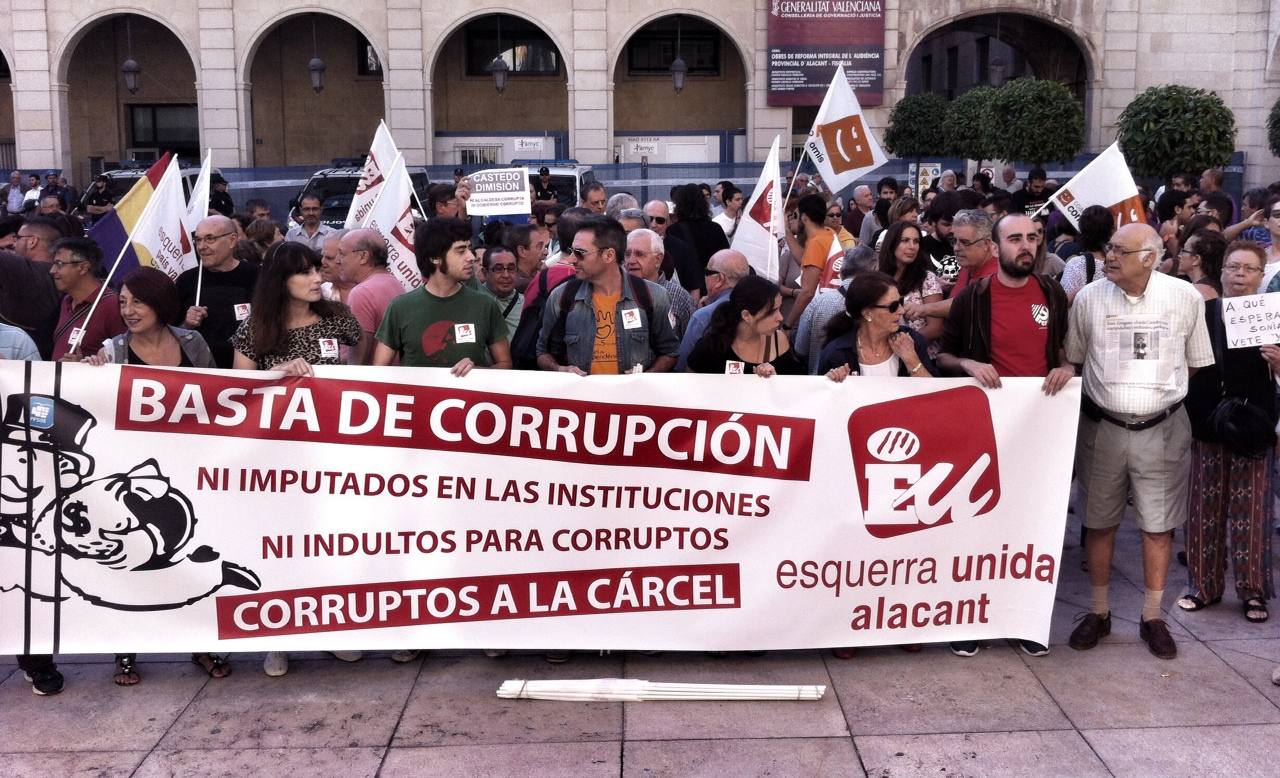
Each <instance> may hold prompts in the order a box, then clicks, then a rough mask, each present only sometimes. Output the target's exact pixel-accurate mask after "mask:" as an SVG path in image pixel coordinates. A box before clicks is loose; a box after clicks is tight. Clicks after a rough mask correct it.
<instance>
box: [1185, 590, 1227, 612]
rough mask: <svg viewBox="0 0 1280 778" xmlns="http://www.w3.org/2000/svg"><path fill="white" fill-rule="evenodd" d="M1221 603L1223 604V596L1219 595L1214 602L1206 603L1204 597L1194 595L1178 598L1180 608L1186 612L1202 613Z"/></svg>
mask: <svg viewBox="0 0 1280 778" xmlns="http://www.w3.org/2000/svg"><path fill="white" fill-rule="evenodd" d="M1220 602H1222V595H1218V596H1217V597H1214V598H1213V599H1212V600H1209V601H1208V602H1205V601H1204V598H1202V597H1197V596H1196V595H1194V594H1184V595H1183V596H1182V597H1180V598H1178V607H1179V608H1181V609H1183V610H1184V611H1202V610H1204V609H1205V608H1208V607H1209V606H1210V605H1217V604H1218V603H1220Z"/></svg>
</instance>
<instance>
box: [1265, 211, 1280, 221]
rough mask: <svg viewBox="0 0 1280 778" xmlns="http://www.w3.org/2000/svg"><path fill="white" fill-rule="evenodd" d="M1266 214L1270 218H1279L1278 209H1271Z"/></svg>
mask: <svg viewBox="0 0 1280 778" xmlns="http://www.w3.org/2000/svg"><path fill="white" fill-rule="evenodd" d="M1267 216H1270V217H1271V218H1272V219H1280V211H1272V212H1271V213H1269V214H1267Z"/></svg>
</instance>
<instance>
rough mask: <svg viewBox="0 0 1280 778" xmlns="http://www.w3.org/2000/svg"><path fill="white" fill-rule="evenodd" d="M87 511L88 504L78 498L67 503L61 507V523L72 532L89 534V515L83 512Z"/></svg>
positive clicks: (81, 534)
mask: <svg viewBox="0 0 1280 778" xmlns="http://www.w3.org/2000/svg"><path fill="white" fill-rule="evenodd" d="M88 512H89V506H87V505H85V504H84V503H83V502H81V501H80V500H76V501H74V502H72V503H69V504H68V505H67V506H66V507H65V508H63V509H62V517H63V519H64V521H63V525H64V526H66V528H67V529H69V530H71V532H72V534H74V535H77V536H83V535H87V534H89V517H88V516H86V515H85V514H86V513H88Z"/></svg>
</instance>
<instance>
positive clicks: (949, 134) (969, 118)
mask: <svg viewBox="0 0 1280 778" xmlns="http://www.w3.org/2000/svg"><path fill="white" fill-rule="evenodd" d="M995 94H996V90H995V89H992V88H991V87H989V86H980V87H978V88H976V89H970V90H969V91H968V92H965V93H964V94H962V95H960V96H959V97H957V98H956V99H955V100H952V101H951V105H950V106H948V108H947V113H946V118H944V119H943V120H942V135H943V139H944V142H945V143H946V148H947V154H948V155H950V156H955V157H963V158H965V159H976V160H984V159H991V158H993V157H994V156H995V155H996V151H995V146H996V144H995V141H994V138H992V136H991V125H992V117H991V100H992V98H993V97H994V96H995Z"/></svg>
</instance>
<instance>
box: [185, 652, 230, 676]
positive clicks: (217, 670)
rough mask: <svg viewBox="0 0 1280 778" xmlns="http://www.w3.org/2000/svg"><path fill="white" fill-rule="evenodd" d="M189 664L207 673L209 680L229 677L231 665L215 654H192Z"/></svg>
mask: <svg viewBox="0 0 1280 778" xmlns="http://www.w3.org/2000/svg"><path fill="white" fill-rule="evenodd" d="M191 662H192V664H195V665H198V666H199V667H200V668H201V669H202V670H204V671H205V672H206V673H208V674H209V677H210V678H226V677H227V676H228V675H231V664H230V663H229V662H227V658H226V657H222V656H218V655H217V654H192V655H191Z"/></svg>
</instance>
